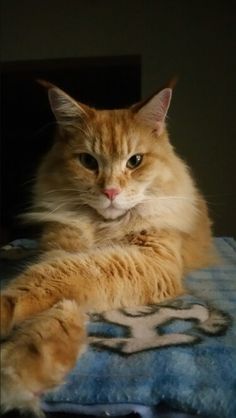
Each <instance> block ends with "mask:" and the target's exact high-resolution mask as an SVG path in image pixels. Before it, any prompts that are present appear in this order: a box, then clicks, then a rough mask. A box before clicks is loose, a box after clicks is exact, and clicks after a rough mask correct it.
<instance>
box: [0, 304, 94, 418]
mask: <svg viewBox="0 0 236 418" xmlns="http://www.w3.org/2000/svg"><path fill="white" fill-rule="evenodd" d="M85 339H86V337H85V330H84V318H83V316H82V315H81V313H80V310H79V308H78V306H77V304H76V303H75V302H72V301H69V300H65V301H62V302H59V303H57V304H56V305H55V306H53V308H51V309H49V310H48V311H45V312H43V313H41V314H38V315H37V316H35V317H34V318H32V319H29V320H27V321H25V322H24V323H23V324H22V325H21V326H20V327H19V328H18V329H16V330H15V331H14V332H13V333H12V334H11V336H10V338H9V340H8V341H7V342H5V343H3V344H2V347H1V397H0V399H1V410H2V411H8V410H11V409H19V410H21V411H32V412H33V413H34V414H36V415H40V414H41V411H40V395H42V394H43V393H45V392H47V391H48V390H51V389H53V388H54V387H56V386H58V385H59V384H61V383H62V382H63V380H64V378H65V376H66V374H67V373H68V372H69V371H70V370H71V368H72V367H73V366H74V364H75V362H76V360H77V358H78V355H79V354H81V352H82V350H83V348H84V346H85Z"/></svg>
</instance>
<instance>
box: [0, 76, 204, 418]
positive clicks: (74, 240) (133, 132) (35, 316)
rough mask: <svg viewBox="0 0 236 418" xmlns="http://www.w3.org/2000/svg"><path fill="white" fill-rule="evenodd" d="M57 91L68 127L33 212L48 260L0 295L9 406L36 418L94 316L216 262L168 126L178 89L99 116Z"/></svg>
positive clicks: (41, 174)
mask: <svg viewBox="0 0 236 418" xmlns="http://www.w3.org/2000/svg"><path fill="white" fill-rule="evenodd" d="M47 88H48V94H49V100H50V104H51V108H52V111H53V112H54V114H55V117H56V119H57V122H58V129H57V133H56V138H55V143H54V146H53V148H52V149H51V150H50V152H49V153H48V154H47V155H46V157H45V158H44V160H43V162H42V164H41V166H40V168H39V171H38V176H37V181H36V185H35V189H34V208H33V211H32V213H30V214H28V218H29V219H30V220H31V221H34V222H39V223H41V224H42V225H43V234H42V238H41V248H42V255H41V256H40V257H41V258H40V260H39V261H38V262H37V263H36V264H33V265H32V266H30V267H28V268H27V269H26V270H25V271H24V272H23V273H22V274H21V275H20V276H19V277H17V278H16V279H14V280H13V281H11V283H10V284H9V285H8V287H7V288H5V289H4V290H3V292H2V294H1V336H2V337H4V338H5V342H4V343H3V344H2V362H1V364H2V367H1V381H2V396H1V401H2V407H3V409H4V410H9V409H11V408H14V407H16V408H19V409H22V410H24V409H31V410H34V411H35V412H36V413H38V414H40V409H39V397H40V395H41V394H42V393H44V392H45V391H47V390H49V389H51V388H53V387H55V386H56V385H58V384H60V383H61V382H62V381H63V378H64V377H65V375H66V374H67V373H68V371H69V370H70V369H71V368H72V367H73V366H74V364H75V362H76V360H77V358H78V355H79V354H80V353H81V352H82V351H83V349H84V346H85V345H86V332H85V314H86V312H89V311H104V310H107V309H110V308H119V307H122V306H132V305H142V304H150V303H157V302H160V301H163V300H164V299H166V298H172V297H175V296H177V295H180V294H182V293H183V292H184V285H183V277H184V275H185V274H186V273H187V272H188V271H190V270H192V269H196V268H200V267H202V266H205V265H207V264H208V263H209V262H211V259H212V239H211V228H210V224H211V222H210V221H209V217H208V213H207V207H206V204H205V201H204V199H203V197H202V196H201V194H200V193H199V191H198V190H197V188H196V186H195V184H194V181H193V179H192V178H191V176H190V173H189V170H188V168H187V166H186V165H185V163H184V162H183V161H182V160H181V159H180V158H179V157H178V156H177V155H176V153H175V151H174V149H173V147H172V146H171V144H170V142H169V138H168V133H167V130H166V124H165V119H166V114H167V111H168V107H169V104H170V101H171V94H172V90H171V89H170V88H165V89H163V90H161V91H160V92H159V93H157V94H155V95H154V96H152V97H151V98H150V99H149V100H146V101H144V102H141V103H138V104H135V105H134V106H132V107H131V108H129V109H122V110H95V109H93V108H90V107H88V106H86V105H84V104H81V103H79V102H77V101H75V100H74V99H73V98H71V97H70V96H68V95H67V94H66V93H64V92H63V91H62V90H60V89H59V88H57V87H55V86H53V85H51V84H47Z"/></svg>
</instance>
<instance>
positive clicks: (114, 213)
mask: <svg viewBox="0 0 236 418" xmlns="http://www.w3.org/2000/svg"><path fill="white" fill-rule="evenodd" d="M128 210H129V209H127V208H125V209H124V208H121V207H118V206H117V205H116V204H115V203H114V202H111V203H110V205H109V206H107V207H106V208H96V211H97V212H98V213H99V214H100V215H102V217H103V218H105V219H117V218H120V217H121V216H123V215H125V214H126V212H127V211H128Z"/></svg>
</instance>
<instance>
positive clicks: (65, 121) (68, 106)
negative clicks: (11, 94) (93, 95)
mask: <svg viewBox="0 0 236 418" xmlns="http://www.w3.org/2000/svg"><path fill="white" fill-rule="evenodd" d="M38 82H39V83H40V84H41V85H43V86H44V87H46V89H47V91H48V98H49V103H50V106H51V109H52V112H53V113H54V116H55V118H56V120H57V121H58V123H59V124H60V125H62V126H68V125H71V124H72V123H73V122H74V121H75V120H81V119H83V118H86V117H87V116H88V113H89V108H88V107H87V106H86V105H83V104H81V103H78V102H77V101H76V100H74V99H73V98H72V97H70V96H69V95H68V94H67V93H65V92H64V91H63V90H61V89H60V88H58V87H56V86H54V85H53V84H51V83H49V82H47V81H44V80H38Z"/></svg>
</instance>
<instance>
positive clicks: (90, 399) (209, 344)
mask: <svg viewBox="0 0 236 418" xmlns="http://www.w3.org/2000/svg"><path fill="white" fill-rule="evenodd" d="M215 243H216V247H217V249H218V251H219V254H220V256H221V263H220V265H218V266H216V267H212V268H208V269H203V270H199V271H195V272H193V273H192V274H190V275H189V276H188V277H187V278H186V286H187V289H188V290H187V294H186V295H185V296H184V297H179V298H176V299H174V300H170V301H168V302H165V303H161V304H158V305H151V306H140V307H137V308H135V309H121V310H113V311H108V312H104V313H102V314H101V315H91V316H90V318H89V322H88V334H89V347H88V349H87V351H86V352H85V353H84V354H83V356H82V357H81V358H80V359H79V361H78V363H77V365H76V367H75V368H74V369H73V370H72V371H71V373H70V374H69V375H68V377H67V380H66V382H65V384H64V385H63V386H61V387H60V388H59V389H57V390H56V391H54V392H51V393H50V394H48V395H47V396H45V397H44V398H43V399H42V408H43V409H44V410H45V411H50V412H58V411H59V412H65V413H78V414H79V413H81V414H87V415H91V414H93V415H123V414H129V413H131V412H136V413H139V414H140V415H141V416H143V417H144V418H148V417H168V418H172V417H179V418H180V417H182V418H184V417H185V418H187V417H191V416H198V417H199V416H200V417H201V416H202V417H214V418H217V417H219V418H234V417H236V323H235V319H236V242H235V241H234V240H233V239H232V238H216V239H215ZM22 246H23V247H24V251H25V248H27V247H29V252H32V253H34V252H35V243H34V242H30V241H29V242H27V241H24V242H23V241H22V243H21V242H19V241H17V242H15V243H12V244H11V245H10V246H8V249H6V247H5V249H4V250H3V252H2V254H3V255H2V257H3V258H7V259H8V258H9V257H5V255H6V251H9V250H10V249H14V252H15V253H17V248H19V251H22ZM24 251H23V252H24ZM26 253H27V251H26ZM8 254H9V253H8ZM10 264H11V269H12V268H13V267H12V265H13V264H14V263H13V264H12V262H11V263H10ZM2 265H3V270H5V275H4V277H6V276H7V274H8V273H9V268H8V267H7V266H8V265H9V261H7V260H5V261H3V263H2ZM17 265H18V264H17ZM13 270H14V268H13ZM2 274H3V273H2ZM2 274H1V276H2ZM12 274H13V273H12V271H11V274H10V275H12ZM8 276H9V274H8Z"/></svg>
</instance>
